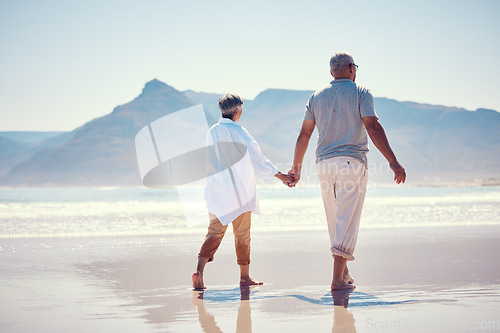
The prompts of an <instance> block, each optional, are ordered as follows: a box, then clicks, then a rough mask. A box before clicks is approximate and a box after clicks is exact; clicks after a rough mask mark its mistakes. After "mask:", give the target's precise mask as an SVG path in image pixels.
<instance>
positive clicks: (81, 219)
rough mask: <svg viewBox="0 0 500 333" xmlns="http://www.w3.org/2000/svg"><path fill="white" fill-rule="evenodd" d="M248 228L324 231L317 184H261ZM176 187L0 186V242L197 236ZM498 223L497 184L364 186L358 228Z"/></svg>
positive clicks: (198, 227)
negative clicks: (293, 186) (483, 185)
mask: <svg viewBox="0 0 500 333" xmlns="http://www.w3.org/2000/svg"><path fill="white" fill-rule="evenodd" d="M258 196H259V201H260V209H261V214H255V215H254V216H253V220H252V230H253V231H255V232H260V231H262V232H273V231H283V230H286V231H295V230H323V229H325V230H326V221H325V215H324V210H323V205H322V200H321V194H320V190H319V188H317V187H300V186H299V187H297V188H294V189H288V188H286V187H279V188H278V187H261V188H259V189H258ZM207 224H208V218H207V219H206V220H205V219H200V223H199V224H198V225H188V224H187V223H186V221H185V219H184V211H183V208H182V206H181V205H180V203H179V198H178V196H177V192H176V191H175V190H151V189H148V188H36V189H33V188H2V189H0V239H19V238H54V237H57V238H61V237H62V238H69V237H103V236H113V237H114V236H162V235H173V234H174V235H178V234H193V233H200V232H203V231H204V230H205V229H206V226H207ZM474 225H477V226H488V225H500V187H409V186H406V185H404V186H399V187H396V186H391V187H376V188H369V189H368V191H367V196H366V200H365V205H364V209H363V215H362V219H361V226H360V228H361V229H373V228H402V227H410V228H419V227H444V226H447V227H449V226H474Z"/></svg>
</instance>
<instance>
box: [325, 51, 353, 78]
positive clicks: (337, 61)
mask: <svg viewBox="0 0 500 333" xmlns="http://www.w3.org/2000/svg"><path fill="white" fill-rule="evenodd" d="M352 63H354V58H353V57H352V55H350V54H349V53H345V52H338V53H335V54H334V55H332V57H331V58H330V70H331V71H332V72H333V73H342V72H343V71H345V70H347V68H349V65H350V64H352Z"/></svg>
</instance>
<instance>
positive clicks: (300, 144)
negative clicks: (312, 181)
mask: <svg viewBox="0 0 500 333" xmlns="http://www.w3.org/2000/svg"><path fill="white" fill-rule="evenodd" d="M315 125H316V123H315V122H314V120H312V119H311V120H304V122H303V123H302V128H301V129H300V133H299V137H298V138H297V143H296V144H295V153H294V157H293V166H292V169H291V170H290V171H288V173H289V174H292V175H293V177H294V181H293V183H291V184H290V185H291V186H295V184H297V183H298V182H299V180H300V171H301V169H302V161H303V160H304V155H305V153H306V150H307V146H308V145H309V140H310V139H311V135H312V134H313V132H314V126H315Z"/></svg>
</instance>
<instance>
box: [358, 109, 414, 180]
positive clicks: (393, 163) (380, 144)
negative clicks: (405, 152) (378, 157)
mask: <svg viewBox="0 0 500 333" xmlns="http://www.w3.org/2000/svg"><path fill="white" fill-rule="evenodd" d="M362 119H363V122H364V123H365V127H366V131H367V132H368V135H370V139H372V142H373V144H374V145H375V147H377V149H378V150H380V152H381V153H382V155H384V157H385V159H386V160H387V161H388V162H389V166H390V167H391V169H392V171H394V181H395V182H396V183H398V184H399V183H401V182H403V183H404V182H405V180H406V172H405V169H404V168H403V166H402V165H401V164H400V163H399V162H398V160H397V158H396V155H394V152H393V151H392V149H391V146H390V145H389V140H387V136H386V135H385V131H384V128H383V127H382V125H381V124H380V122H379V121H378V119H377V117H363V118H362Z"/></svg>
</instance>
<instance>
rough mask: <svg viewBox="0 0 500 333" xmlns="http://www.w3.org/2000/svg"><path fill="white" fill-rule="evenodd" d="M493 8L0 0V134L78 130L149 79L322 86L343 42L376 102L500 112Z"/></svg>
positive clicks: (221, 85) (214, 88)
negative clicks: (388, 100) (391, 100)
mask: <svg viewBox="0 0 500 333" xmlns="http://www.w3.org/2000/svg"><path fill="white" fill-rule="evenodd" d="M498 17H500V1H495V0H491V1H486V0H475V1H437V0H433V1H427V0H424V1H411V2H410V1H401V0H400V1H384V0H381V1H347V0H345V1H342V2H340V1H332V0H330V1H269V0H268V1H247V2H243V1H241V2H235V1H148V0H146V1H123V0H122V1H106V0H100V1H93V0H92V1H68V0H66V1H24V0H0V47H1V50H2V51H1V52H0V112H1V121H0V131H6V130H41V131H42V130H72V129H74V128H75V127H77V126H79V125H81V124H83V123H85V122H86V121H88V120H90V119H92V118H95V117H99V116H102V115H104V114H107V113H109V112H111V111H112V109H113V108H114V107H115V106H117V105H119V104H124V103H126V102H128V101H130V100H132V99H133V98H134V97H136V96H137V95H138V94H139V93H140V91H141V89H142V87H143V86H144V84H145V83H146V82H147V81H149V80H151V79H153V78H157V79H159V80H161V81H163V82H165V83H167V84H169V85H171V86H173V87H174V88H176V89H178V90H186V89H192V90H195V91H204V92H217V93H223V92H230V91H231V92H236V93H239V94H240V95H242V96H243V97H245V98H254V97H255V96H256V95H257V94H258V93H259V92H261V91H263V90H265V89H267V88H283V89H299V90H315V89H318V88H320V87H322V86H323V85H325V84H326V83H328V82H329V81H330V79H331V78H330V76H329V72H328V71H329V68H328V61H329V58H330V55H331V54H332V53H333V52H335V51H347V52H350V53H351V54H353V56H354V59H355V61H356V63H357V64H359V66H360V68H359V72H358V79H357V82H358V83H360V84H362V85H364V86H367V87H368V88H370V89H371V90H372V92H373V93H374V95H375V96H376V97H388V98H394V99H397V100H404V101H415V102H419V103H429V104H441V105H447V106H458V107H464V108H467V109H470V110H475V109H476V108H479V107H485V108H492V109H495V110H500V92H499V91H498V90H499V89H498V88H500V84H499V83H498V77H500V64H499V61H500V43H499V35H500V20H499V19H498ZM305 102H306V101H304V103H305Z"/></svg>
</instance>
